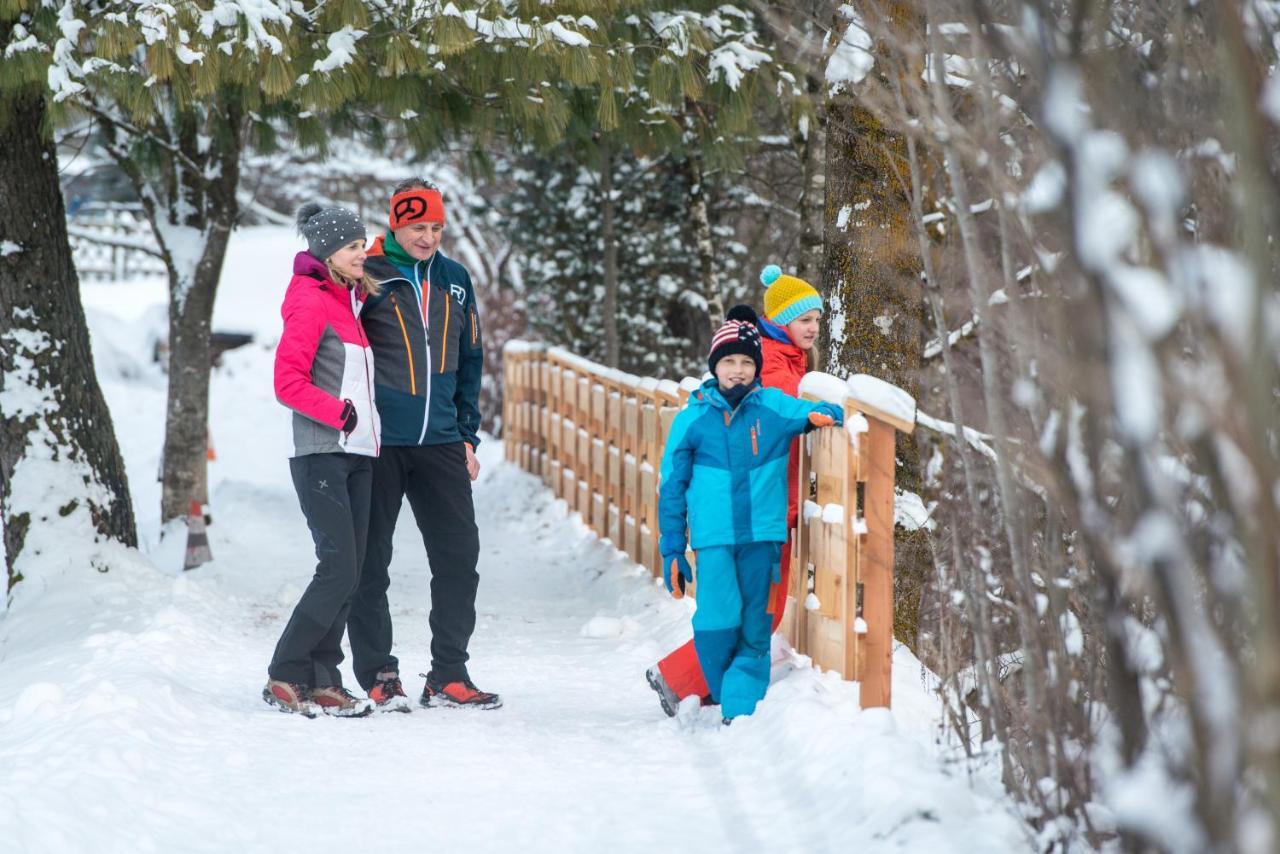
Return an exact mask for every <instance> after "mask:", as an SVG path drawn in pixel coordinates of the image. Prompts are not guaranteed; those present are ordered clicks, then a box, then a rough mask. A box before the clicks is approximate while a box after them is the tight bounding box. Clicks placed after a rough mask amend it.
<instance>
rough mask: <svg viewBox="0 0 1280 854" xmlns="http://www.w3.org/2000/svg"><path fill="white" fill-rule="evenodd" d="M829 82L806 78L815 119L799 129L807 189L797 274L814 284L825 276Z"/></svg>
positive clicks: (801, 204) (802, 195) (798, 147)
mask: <svg viewBox="0 0 1280 854" xmlns="http://www.w3.org/2000/svg"><path fill="white" fill-rule="evenodd" d="M826 85H827V82H826V80H824V79H822V78H821V77H818V76H815V75H813V74H807V75H805V88H806V90H807V92H808V95H809V100H810V101H811V103H812V104H813V118H812V119H809V118H807V117H806V121H805V122H804V123H803V124H802V125H800V126H799V127H797V129H796V134H795V139H794V142H795V145H796V150H797V151H798V152H799V153H800V167H801V170H802V173H803V176H804V179H803V180H804V186H803V187H802V188H801V190H800V202H799V207H800V258H799V260H798V262H797V264H796V275H797V276H799V277H800V278H802V279H805V280H806V281H812V280H813V279H814V278H817V277H818V276H820V275H821V273H822V265H823V256H824V250H825V243H824V235H825V232H826V216H825V211H826V201H827V198H826V190H827V172H826V169H827V107H826V98H825V91H824V90H825V89H826Z"/></svg>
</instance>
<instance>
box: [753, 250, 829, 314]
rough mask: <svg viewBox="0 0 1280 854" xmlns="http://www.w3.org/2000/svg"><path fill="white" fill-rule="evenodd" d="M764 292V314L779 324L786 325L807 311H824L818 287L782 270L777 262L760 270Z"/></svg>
mask: <svg viewBox="0 0 1280 854" xmlns="http://www.w3.org/2000/svg"><path fill="white" fill-rule="evenodd" d="M760 282H761V284H763V285H764V286H765V288H766V290H765V292H764V316H765V317H766V318H768V319H769V321H770V322H772V323H774V324H776V325H777V326H786V325H787V324H788V323H790V322H791V321H793V320H795V319H796V318H797V317H799V316H800V315H802V314H804V313H805V312H806V311H813V310H814V309H815V308H816V309H817V310H818V311H819V312H821V311H822V297H821V296H820V295H819V294H818V289H817V288H815V287H814V286H813V285H811V284H809V283H808V282H806V281H805V280H804V279H800V278H797V277H795V276H788V275H786V274H785V273H783V272H782V268H781V267H779V266H778V265H777V264H770V265H769V266H768V267H765V268H764V269H763V270H761V271H760Z"/></svg>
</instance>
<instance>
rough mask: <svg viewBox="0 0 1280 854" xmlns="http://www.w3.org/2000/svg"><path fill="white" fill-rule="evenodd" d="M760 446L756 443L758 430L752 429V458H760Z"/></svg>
mask: <svg viewBox="0 0 1280 854" xmlns="http://www.w3.org/2000/svg"><path fill="white" fill-rule="evenodd" d="M759 454H760V444H759V443H758V442H757V441H756V428H754V427H752V428H751V456H753V457H754V456H759Z"/></svg>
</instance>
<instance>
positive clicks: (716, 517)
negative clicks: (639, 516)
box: [658, 378, 844, 555]
mask: <svg viewBox="0 0 1280 854" xmlns="http://www.w3.org/2000/svg"><path fill="white" fill-rule="evenodd" d="M812 412H823V413H825V414H827V415H830V416H831V417H832V418H834V419H835V421H836V423H837V424H842V423H844V412H843V410H842V409H841V408H840V407H838V406H836V405H834V404H831V403H810V402H809V401H804V400H799V399H797V398H794V397H792V396H791V395H789V394H786V393H785V392H782V391H779V390H778V389H776V388H763V387H761V386H760V385H759V384H758V383H757V385H756V386H755V387H754V388H753V389H752V390H751V391H750V392H748V393H747V396H746V397H744V398H743V399H742V402H741V403H739V404H738V408H737V409H734V408H733V407H731V406H730V405H729V404H728V402H727V401H726V400H725V399H724V397H723V396H722V395H721V394H720V387H719V383H718V382H717V381H716V380H715V379H714V378H712V379H709V380H707V381H706V382H704V383H703V384H702V387H701V388H700V389H698V390H697V391H695V392H694V393H693V394H692V395H691V396H690V397H689V405H688V406H686V407H685V408H684V409H683V410H681V411H680V413H679V414H678V415H676V417H675V420H674V421H673V422H672V423H671V432H670V434H669V435H668V436H667V444H666V450H665V451H664V453H663V455H662V469H661V474H660V476H661V481H660V484H659V487H658V525H659V530H660V532H661V537H660V539H659V549H660V550H661V552H662V554H664V555H670V554H683V552H684V550H685V544H686V542H687V543H688V544H689V545H690V546H692V547H693V548H694V549H695V550H696V549H701V548H707V547H710V546H732V545H745V544H747V543H758V542H776V543H781V542H785V541H786V539H787V458H788V454H789V451H790V449H791V440H792V439H793V438H795V437H796V436H798V435H800V434H801V433H807V432H808V431H809V430H811V429H813V425H812V424H811V423H810V422H809V414H810V413H812ZM686 529H687V532H688V537H687V538H686Z"/></svg>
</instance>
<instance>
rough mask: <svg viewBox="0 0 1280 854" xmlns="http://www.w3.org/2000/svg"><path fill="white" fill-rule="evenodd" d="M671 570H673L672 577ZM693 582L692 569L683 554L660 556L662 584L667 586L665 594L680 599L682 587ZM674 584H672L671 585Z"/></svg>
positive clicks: (682, 592) (682, 593) (682, 594)
mask: <svg viewBox="0 0 1280 854" xmlns="http://www.w3.org/2000/svg"><path fill="white" fill-rule="evenodd" d="M672 569H674V570H675V573H674V577H673V573H672ZM690 581H693V567H691V566H689V559H688V558H686V557H685V556H684V552H677V553H676V554H669V555H663V556H662V583H663V584H665V585H667V592H668V593H670V594H671V595H672V596H674V597H676V598H677V599H680V598H682V597H683V596H684V586H685V585H686V584H688V583H689V582H690ZM673 582H674V584H673Z"/></svg>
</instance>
